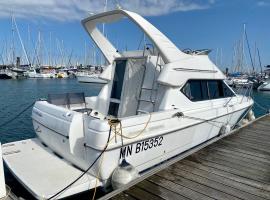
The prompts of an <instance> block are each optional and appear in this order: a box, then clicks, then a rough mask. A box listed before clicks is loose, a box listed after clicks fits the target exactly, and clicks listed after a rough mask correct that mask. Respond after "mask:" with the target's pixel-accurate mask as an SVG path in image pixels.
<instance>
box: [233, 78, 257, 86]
mask: <svg viewBox="0 0 270 200" xmlns="http://www.w3.org/2000/svg"><path fill="white" fill-rule="evenodd" d="M252 85H253V82H252V81H250V80H248V78H245V77H237V78H234V79H233V87H235V88H250V87H251V88H252Z"/></svg>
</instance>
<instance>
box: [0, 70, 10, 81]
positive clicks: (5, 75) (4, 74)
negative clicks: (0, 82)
mask: <svg viewBox="0 0 270 200" xmlns="http://www.w3.org/2000/svg"><path fill="white" fill-rule="evenodd" d="M12 76H13V73H12V71H11V70H10V69H7V68H5V69H0V79H12Z"/></svg>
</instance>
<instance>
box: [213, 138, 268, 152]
mask: <svg viewBox="0 0 270 200" xmlns="http://www.w3.org/2000/svg"><path fill="white" fill-rule="evenodd" d="M218 143H222V144H224V143H225V144H226V143H227V144H230V145H233V146H236V147H239V148H242V147H244V148H247V149H249V148H250V149H252V150H255V151H258V152H260V153H262V154H267V155H270V152H269V150H265V149H263V148H260V147H258V146H254V145H252V144H251V145H250V144H248V143H240V142H238V141H230V140H222V141H219V142H218Z"/></svg>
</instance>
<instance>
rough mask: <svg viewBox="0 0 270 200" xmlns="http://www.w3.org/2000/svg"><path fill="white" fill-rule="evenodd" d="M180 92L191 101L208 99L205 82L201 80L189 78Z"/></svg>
mask: <svg viewBox="0 0 270 200" xmlns="http://www.w3.org/2000/svg"><path fill="white" fill-rule="evenodd" d="M182 92H183V93H184V94H185V95H186V96H187V97H188V98H189V99H190V100H192V101H201V100H206V99H208V91H207V84H206V82H205V81H201V80H190V81H188V82H187V83H186V85H185V86H184V87H183V89H182Z"/></svg>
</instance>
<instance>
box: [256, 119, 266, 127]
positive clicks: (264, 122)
mask: <svg viewBox="0 0 270 200" xmlns="http://www.w3.org/2000/svg"><path fill="white" fill-rule="evenodd" d="M256 123H257V124H261V125H265V126H269V119H268V120H264V121H263V120H260V121H257V122H256Z"/></svg>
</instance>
